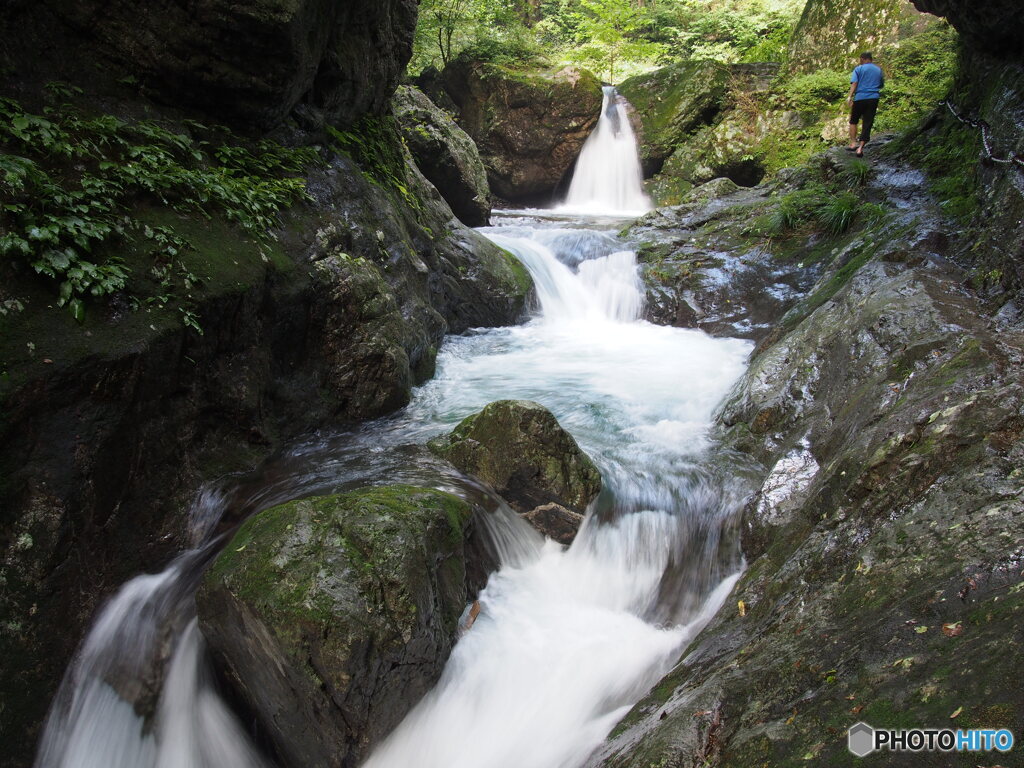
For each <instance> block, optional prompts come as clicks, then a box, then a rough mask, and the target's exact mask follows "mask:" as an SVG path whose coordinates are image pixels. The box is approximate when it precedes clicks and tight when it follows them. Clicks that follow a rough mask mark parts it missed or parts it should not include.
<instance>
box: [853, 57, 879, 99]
mask: <svg viewBox="0 0 1024 768" xmlns="http://www.w3.org/2000/svg"><path fill="white" fill-rule="evenodd" d="M850 82H851V83H856V84H857V92H856V93H854V94H853V100H854V101H864V99H877V98H878V96H879V94H880V93H881V91H882V88H884V87H885V75H884V74H883V73H882V68H881V67H879V66H878V65H877V64H872V63H871V62H870V61H869V62H867V63H866V64H861V65H860V66H858V67H856V68H855V69H854V70H853V74H852V75H850Z"/></svg>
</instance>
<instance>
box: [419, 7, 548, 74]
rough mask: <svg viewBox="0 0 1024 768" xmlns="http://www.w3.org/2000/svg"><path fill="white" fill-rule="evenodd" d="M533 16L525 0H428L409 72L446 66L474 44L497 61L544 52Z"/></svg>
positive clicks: (531, 56) (514, 59)
mask: <svg viewBox="0 0 1024 768" xmlns="http://www.w3.org/2000/svg"><path fill="white" fill-rule="evenodd" d="M530 20H531V19H530V6H529V5H528V4H527V3H526V2H525V0H522V2H520V0H497V1H496V0H422V2H421V3H420V11H419V21H418V24H417V26H416V38H415V44H414V47H413V57H412V61H411V62H410V63H409V71H410V72H413V73H418V72H420V71H422V70H423V69H425V68H426V67H429V66H433V67H437V68H439V69H440V68H442V67H444V66H445V65H446V64H447V63H448V62H449V61H451V60H452V59H453V58H455V57H456V56H457V55H458V54H459V53H461V52H463V51H465V50H466V49H467V48H470V47H478V48H479V53H481V54H483V57H482V60H485V61H495V62H497V63H511V62H514V61H523V60H524V59H526V60H528V59H531V58H533V57H535V56H539V55H540V53H541V48H540V46H539V39H538V38H537V36H536V35H534V34H533V33H532V31H531V30H530V29H528V27H527V22H528V21H530Z"/></svg>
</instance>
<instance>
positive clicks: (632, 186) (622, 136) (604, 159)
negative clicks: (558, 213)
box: [560, 85, 651, 216]
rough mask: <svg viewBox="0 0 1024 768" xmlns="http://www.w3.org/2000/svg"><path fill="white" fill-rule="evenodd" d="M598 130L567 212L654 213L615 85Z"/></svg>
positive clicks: (579, 167) (607, 93)
mask: <svg viewBox="0 0 1024 768" xmlns="http://www.w3.org/2000/svg"><path fill="white" fill-rule="evenodd" d="M603 90H604V100H603V102H602V104H601V117H600V118H599V119H598V121H597V127H596V128H595V129H594V131H593V133H591V134H590V136H589V137H588V138H587V142H586V144H584V145H583V151H582V152H581V153H580V156H579V159H578V160H577V161H576V170H575V171H574V172H573V176H572V183H571V184H570V185H569V194H568V196H567V197H566V200H565V205H564V206H562V208H560V210H563V211H576V212H580V213H590V214H629V215H636V216H639V215H640V214H643V213H646V212H647V211H649V210H651V201H650V198H648V197H647V195H645V194H644V190H643V173H642V171H641V169H640V158H639V156H638V155H637V146H636V137H635V136H634V135H633V128H632V126H631V125H630V123H629V116H628V115H627V114H626V107H625V101H624V100H623V98H622V97H621V96H620V95H619V94H618V92H617V91H616V90H615V87H614V86H611V85H606V86H604V89H603Z"/></svg>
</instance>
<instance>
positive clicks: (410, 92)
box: [391, 85, 491, 227]
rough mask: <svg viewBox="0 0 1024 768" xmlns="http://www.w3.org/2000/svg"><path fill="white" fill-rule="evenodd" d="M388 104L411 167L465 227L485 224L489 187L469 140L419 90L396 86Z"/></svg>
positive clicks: (488, 213) (488, 208) (481, 163)
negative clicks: (421, 174)
mask: <svg viewBox="0 0 1024 768" xmlns="http://www.w3.org/2000/svg"><path fill="white" fill-rule="evenodd" d="M391 104H392V108H393V109H394V112H395V117H397V118H398V122H399V124H400V125H401V127H402V136H403V137H404V138H405V143H406V145H407V146H408V147H409V151H410V152H412V156H413V159H414V160H415V161H416V165H417V166H419V169H420V171H422V172H423V175H424V176H426V177H427V180H428V181H430V183H431V184H433V185H434V186H435V187H437V191H438V192H440V193H441V196H442V197H443V198H444V199H445V200H446V201H447V203H448V205H450V206H451V208H452V212H453V213H454V214H455V215H456V216H458V217H459V219H460V220H461V221H462V223H463V224H466V225H468V226H470V227H478V226H483V225H486V224H487V223H488V221H489V220H490V215H491V200H490V190H489V189H488V187H487V171H486V169H485V168H484V164H483V162H482V161H481V160H480V152H479V151H478V150H477V148H476V144H474V143H473V140H472V139H471V138H470V137H469V135H468V134H467V133H466V132H465V131H464V130H462V129H461V128H460V127H459V126H458V125H457V124H456V123H455V121H454V120H453V119H452V118H451V117H449V116H448V114H447V113H445V112H444V111H443V110H441V109H439V108H438V107H437V106H436V105H435V104H434V102H432V101H431V100H430V99H429V97H427V95H426V94H425V93H423V91H421V90H420V89H419V88H414V87H413V86H409V85H403V86H399V88H398V90H397V91H395V95H394V97H393V98H392V100H391Z"/></svg>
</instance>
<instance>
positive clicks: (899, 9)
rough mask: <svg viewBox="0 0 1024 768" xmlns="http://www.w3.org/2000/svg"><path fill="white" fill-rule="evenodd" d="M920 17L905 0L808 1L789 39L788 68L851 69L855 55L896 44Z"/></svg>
mask: <svg viewBox="0 0 1024 768" xmlns="http://www.w3.org/2000/svg"><path fill="white" fill-rule="evenodd" d="M921 18H922V15H921V13H920V12H918V11H917V10H916V9H915V8H914V7H913V6H912V5H911V4H910V3H908V2H906V0H810V2H808V3H807V5H806V7H805V8H804V12H803V15H802V16H801V17H800V21H799V22H798V23H797V26H796V29H795V30H794V31H793V37H792V38H790V42H789V50H788V54H787V57H788V61H789V68H790V70H791V71H794V72H801V73H807V72H814V71H816V70H821V69H839V70H846V69H853V67H854V66H855V65H856V64H857V61H856V59H857V54H859V53H860V52H862V51H870V50H873V49H876V48H878V47H880V46H881V45H883V44H886V43H894V42H897V41H898V40H899V38H900V36H901V32H902V31H904V30H911V29H912V28H913V25H914V22H915V21H917V20H919V19H921Z"/></svg>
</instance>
